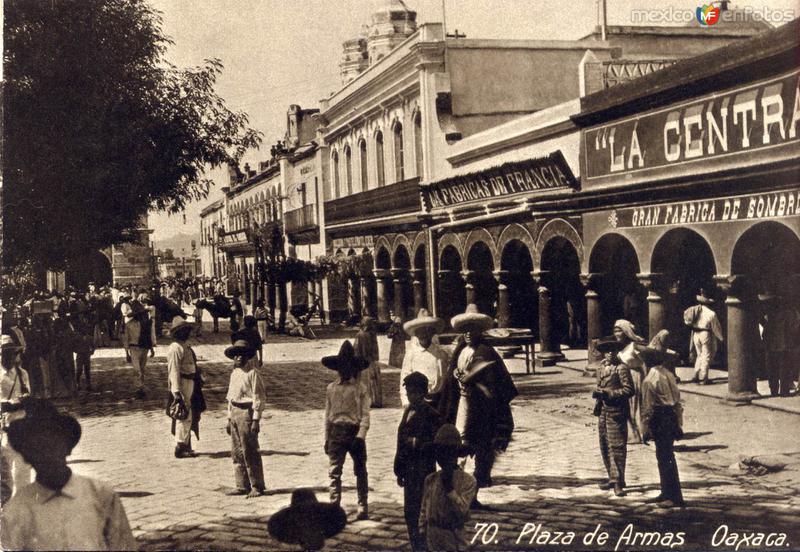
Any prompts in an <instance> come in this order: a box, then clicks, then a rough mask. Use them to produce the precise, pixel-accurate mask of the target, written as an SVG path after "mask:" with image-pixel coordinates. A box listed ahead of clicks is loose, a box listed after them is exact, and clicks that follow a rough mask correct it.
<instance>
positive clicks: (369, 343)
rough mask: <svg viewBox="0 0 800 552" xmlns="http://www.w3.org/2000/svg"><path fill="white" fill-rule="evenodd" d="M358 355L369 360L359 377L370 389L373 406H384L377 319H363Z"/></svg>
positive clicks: (358, 339) (367, 317)
mask: <svg viewBox="0 0 800 552" xmlns="http://www.w3.org/2000/svg"><path fill="white" fill-rule="evenodd" d="M353 346H354V348H355V350H356V356H357V357H360V358H363V359H364V360H366V361H367V362H369V366H368V367H367V369H366V370H364V371H363V372H362V373H361V374H360V375H359V378H360V379H361V381H363V382H364V383H365V385H366V386H367V389H368V390H369V396H370V398H371V400H372V404H371V405H370V406H372V407H373V408H381V407H383V390H382V389H381V367H380V365H379V364H378V356H379V354H378V333H377V329H376V324H375V320H373V319H372V318H370V317H369V316H365V317H364V318H363V319H362V320H361V330H359V332H358V333H357V334H356V339H355V343H354V345H353Z"/></svg>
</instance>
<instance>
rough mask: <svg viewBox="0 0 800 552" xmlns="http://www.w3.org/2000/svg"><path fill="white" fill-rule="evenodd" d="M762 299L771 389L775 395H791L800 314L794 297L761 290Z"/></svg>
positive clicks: (762, 318) (799, 335) (764, 341)
mask: <svg viewBox="0 0 800 552" xmlns="http://www.w3.org/2000/svg"><path fill="white" fill-rule="evenodd" d="M758 300H759V302H760V303H761V320H760V323H761V326H762V327H763V328H764V331H763V333H762V336H761V339H762V340H763V344H764V364H765V367H766V372H767V377H768V378H769V391H770V394H771V395H772V396H773V397H777V396H781V397H788V396H789V394H790V391H791V389H792V385H793V382H794V380H795V379H796V375H797V353H796V351H797V350H798V341H800V314H798V312H797V310H796V309H795V308H794V306H792V302H791V301H789V300H786V298H784V297H780V296H779V295H776V294H774V293H772V292H769V291H768V292H764V293H759V294H758Z"/></svg>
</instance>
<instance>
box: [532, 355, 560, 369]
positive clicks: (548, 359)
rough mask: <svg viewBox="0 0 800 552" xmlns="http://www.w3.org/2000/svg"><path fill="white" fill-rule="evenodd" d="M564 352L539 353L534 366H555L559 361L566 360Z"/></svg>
mask: <svg viewBox="0 0 800 552" xmlns="http://www.w3.org/2000/svg"><path fill="white" fill-rule="evenodd" d="M565 358H566V357H565V356H564V354H563V353H538V354H537V355H536V358H535V359H534V366H536V367H537V368H542V367H544V366H555V365H556V363H557V362H560V361H562V360H564V359H565Z"/></svg>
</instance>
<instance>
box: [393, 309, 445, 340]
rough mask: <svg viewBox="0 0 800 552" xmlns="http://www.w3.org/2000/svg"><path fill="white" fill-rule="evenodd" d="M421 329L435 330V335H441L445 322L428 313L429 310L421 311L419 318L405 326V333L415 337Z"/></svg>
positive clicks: (418, 314)
mask: <svg viewBox="0 0 800 552" xmlns="http://www.w3.org/2000/svg"><path fill="white" fill-rule="evenodd" d="M421 328H434V333H437V334H438V333H441V332H442V330H443V329H444V320H442V319H441V318H436V317H435V316H431V315H430V314H429V313H428V309H419V313H417V317H416V318H413V319H411V320H409V321H408V322H406V323H405V324H403V331H405V332H406V333H407V334H408V335H410V336H413V335H414V334H415V332H417V331H418V330H420V329H421Z"/></svg>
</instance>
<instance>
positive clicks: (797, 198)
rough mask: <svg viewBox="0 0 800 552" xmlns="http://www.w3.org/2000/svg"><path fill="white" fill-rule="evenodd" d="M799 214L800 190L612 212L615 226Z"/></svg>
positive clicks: (635, 226)
mask: <svg viewBox="0 0 800 552" xmlns="http://www.w3.org/2000/svg"><path fill="white" fill-rule="evenodd" d="M798 215H800V190H786V191H781V192H771V193H763V194H752V195H746V196H738V197H730V198H722V199H708V200H701V201H682V202H680V203H667V204H663V205H652V206H647V207H636V208H631V209H617V210H615V211H613V212H612V213H611V214H610V215H609V217H608V222H609V224H610V225H611V227H612V228H642V227H648V226H664V225H669V226H673V225H680V226H683V225H685V224H702V223H712V222H728V221H735V220H756V219H774V218H781V217H796V216H798Z"/></svg>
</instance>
